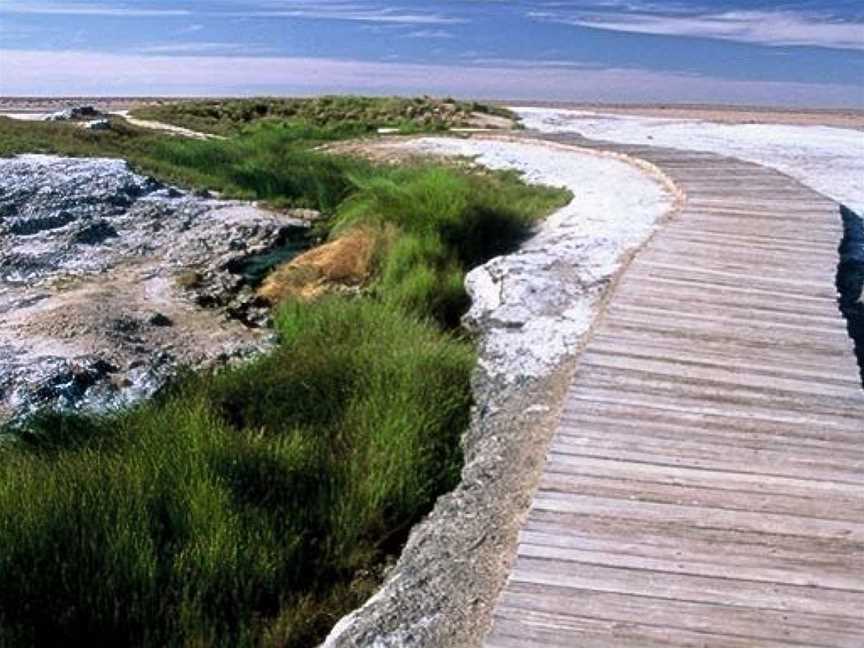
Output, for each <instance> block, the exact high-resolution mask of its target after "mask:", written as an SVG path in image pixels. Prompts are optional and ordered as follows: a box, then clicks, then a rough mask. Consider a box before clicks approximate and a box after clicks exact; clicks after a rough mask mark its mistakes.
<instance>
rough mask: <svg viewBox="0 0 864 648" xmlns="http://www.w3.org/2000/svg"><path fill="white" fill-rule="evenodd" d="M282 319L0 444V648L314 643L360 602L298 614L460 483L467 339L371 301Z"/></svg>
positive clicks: (367, 563)
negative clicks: (176, 371)
mask: <svg viewBox="0 0 864 648" xmlns="http://www.w3.org/2000/svg"><path fill="white" fill-rule="evenodd" d="M277 327H278V330H279V333H280V335H281V338H282V340H281V344H280V346H279V348H278V350H277V351H276V352H274V353H273V354H271V355H270V356H267V357H265V358H261V359H260V360H258V361H256V362H253V363H251V364H249V365H247V366H245V367H243V368H241V369H237V370H235V371H230V372H224V373H222V374H219V375H217V376H206V377H197V378H192V379H190V380H189V381H188V382H187V383H186V384H185V385H184V386H183V387H182V389H180V390H179V391H177V392H176V393H174V394H172V395H170V396H168V397H166V398H165V399H164V400H162V401H161V402H158V403H154V404H150V405H146V406H143V407H140V408H138V409H136V410H133V411H131V412H128V413H125V414H121V415H118V416H113V417H107V418H96V419H66V420H59V419H56V418H50V417H49V418H45V419H43V420H42V421H39V422H36V423H34V424H32V426H31V429H30V432H29V434H27V435H25V436H24V437H22V439H23V440H22V441H21V442H20V443H18V444H16V446H15V447H13V448H7V449H5V450H4V451H2V460H0V538H2V542H3V547H4V551H3V552H0V579H2V582H3V587H2V588H0V645H54V644H56V643H59V642H60V641H61V640H62V641H63V642H64V643H69V642H73V643H74V642H75V640H80V641H83V642H87V643H90V642H92V641H93V640H94V639H96V638H98V639H99V640H100V641H104V642H106V645H145V644H146V645H257V644H258V643H259V642H260V641H261V639H262V637H269V638H270V639H271V640H272V643H273V644H274V645H311V644H312V643H313V642H314V640H315V639H317V638H320V634H321V632H322V631H326V629H327V628H328V627H329V625H332V623H333V621H334V618H333V616H332V615H338V614H339V613H342V612H344V611H346V609H347V607H346V606H350V605H352V604H356V603H357V602H358V601H357V600H356V597H351V596H347V597H346V596H341V597H337V598H338V605H336V606H335V608H334V609H331V610H329V614H328V615H324V616H322V617H321V618H320V619H319V623H317V624H312V627H308V626H309V624H308V623H307V621H308V619H303V618H300V617H302V615H300V614H299V612H300V611H301V610H304V609H306V610H310V609H312V608H316V607H317V606H316V602H320V601H321V600H325V601H326V600H328V599H329V600H330V603H331V604H332V603H333V602H334V601H333V600H332V596H333V594H332V592H333V591H334V590H341V591H342V592H343V594H345V593H346V592H349V591H350V590H351V584H352V581H353V580H354V577H355V574H357V573H358V571H360V570H362V569H369V568H371V567H372V566H374V564H375V563H376V561H377V560H378V559H380V557H381V555H382V554H383V553H384V552H385V551H386V550H388V549H392V544H391V546H389V547H388V543H398V541H399V540H401V538H402V537H404V534H405V533H406V531H407V529H408V527H409V526H410V524H411V523H413V521H415V520H416V519H417V516H418V515H421V514H422V513H424V512H425V511H427V510H428V509H429V507H430V506H431V504H432V503H433V501H434V498H435V497H436V496H437V495H438V494H439V493H440V492H442V491H443V490H445V489H447V488H450V487H452V485H453V484H454V481H455V479H456V477H457V474H458V470H459V450H458V447H459V444H458V437H459V435H460V433H461V431H462V430H463V429H464V426H465V424H466V420H467V418H466V417H467V412H468V398H469V397H468V394H469V389H468V380H469V375H470V371H471V367H472V365H473V353H472V350H471V348H470V346H469V345H468V344H467V343H465V342H460V341H458V340H455V339H451V338H449V337H448V336H446V335H445V334H443V333H441V332H440V331H438V330H437V329H436V328H435V327H434V326H432V325H431V324H429V323H424V322H422V321H419V320H418V319H417V318H415V317H412V316H410V315H407V314H405V313H402V312H400V311H398V310H394V309H392V308H389V307H388V306H387V305H386V304H383V303H379V302H375V301H372V300H345V299H338V298H330V299H325V300H322V301H319V302H316V303H315V304H304V305H300V304H296V303H289V304H286V305H284V306H283V307H282V308H281V309H280V311H279V313H278V316H277ZM394 341H396V342H395V343H394ZM58 424H59V425H60V426H61V428H60V429H59V430H58V429H57V425H58ZM362 594H364V595H365V594H368V592H362ZM292 615H293V616H292ZM311 616H312V617H315V615H311ZM292 619H293V620H292Z"/></svg>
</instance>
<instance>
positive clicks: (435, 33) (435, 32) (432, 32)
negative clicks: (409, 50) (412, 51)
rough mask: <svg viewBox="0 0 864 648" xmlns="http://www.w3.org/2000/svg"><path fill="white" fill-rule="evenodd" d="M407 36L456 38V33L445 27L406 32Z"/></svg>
mask: <svg viewBox="0 0 864 648" xmlns="http://www.w3.org/2000/svg"><path fill="white" fill-rule="evenodd" d="M405 38H456V35H455V34H453V33H452V32H448V31H445V30H443V29H420V30H418V31H414V32H410V33H408V34H405Z"/></svg>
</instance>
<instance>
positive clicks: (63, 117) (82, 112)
mask: <svg viewBox="0 0 864 648" xmlns="http://www.w3.org/2000/svg"><path fill="white" fill-rule="evenodd" d="M100 117H103V113H101V112H99V111H98V110H96V109H95V108H94V107H93V106H73V107H71V108H65V109H63V110H60V111H57V112H55V113H51V114H50V115H48V116H46V117H45V118H44V121H90V120H95V119H98V118H100Z"/></svg>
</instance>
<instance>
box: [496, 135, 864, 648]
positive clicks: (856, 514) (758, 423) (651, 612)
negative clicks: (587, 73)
mask: <svg viewBox="0 0 864 648" xmlns="http://www.w3.org/2000/svg"><path fill="white" fill-rule="evenodd" d="M556 139H557V140H558V141H563V142H566V141H568V139H567V138H566V137H558V138H556ZM577 143H578V144H580V145H583V146H584V145H585V142H584V141H578V142H577ZM595 145H596V146H597V147H598V148H603V149H611V150H616V151H619V152H623V153H628V154H631V155H633V156H636V157H640V158H642V159H645V160H648V161H650V162H653V163H654V164H655V165H657V166H658V167H660V168H661V169H662V170H663V171H665V172H666V173H667V174H668V175H669V176H670V177H671V178H673V179H674V180H675V181H676V182H677V183H678V185H679V186H680V187H681V188H682V189H683V190H684V191H685V192H686V193H687V195H688V198H687V201H686V204H685V207H684V209H683V211H682V212H681V213H680V214H679V215H678V216H677V217H676V218H675V220H673V221H672V222H671V223H669V224H667V225H666V226H664V228H663V229H662V230H661V231H660V232H659V233H658V234H657V236H655V238H654V239H653V240H652V241H651V242H650V243H649V244H648V246H647V247H646V248H645V249H644V250H643V251H642V252H640V254H639V255H638V256H637V258H636V259H635V260H634V262H633V263H632V265H631V266H630V268H629V269H628V270H627V271H626V272H625V274H624V277H623V279H622V280H621V282H620V284H619V286H618V288H617V289H616V292H615V294H614V296H613V298H612V300H611V303H610V305H609V308H608V310H607V312H606V314H605V316H604V318H603V321H602V322H601V323H600V324H599V325H598V327H597V329H596V331H595V333H594V335H593V337H592V339H591V341H590V342H589V344H588V346H587V348H586V350H585V352H584V353H583V354H582V355H581V357H580V360H579V367H578V369H577V372H576V374H575V377H574V379H573V383H572V385H571V388H570V390H569V394H568V396H567V401H566V406H565V411H564V414H563V418H562V420H561V423H560V427H559V429H558V431H557V433H556V435H555V437H554V439H553V441H552V445H551V447H550V450H549V454H548V458H547V462H546V466H545V469H544V473H543V476H542V479H541V483H540V486H539V490H538V492H537V493H536V495H535V497H534V500H533V504H532V507H531V510H530V513H529V515H528V518H527V520H526V522H525V524H524V526H523V528H522V532H521V534H520V539H519V549H518V555H517V558H516V561H515V564H514V567H513V570H512V573H511V577H510V580H509V581H508V584H507V585H506V587H505V590H504V591H503V593H502V595H501V597H500V599H499V601H498V604H497V607H496V609H495V614H494V622H493V628H492V631H491V633H490V635H489V636H488V638H487V643H486V645H487V646H488V647H489V648H532V647H535V646H536V647H542V648H554V647H567V648H593V647H597V648H619V647H621V648H623V647H629V646H638V647H640V648H641V647H650V646H656V647H658V648H659V647H664V648H665V647H668V646H706V647H707V646H711V647H719V646H723V647H727V646H728V647H745V646H746V647H760V648H761V647H766V648H770V647H776V646H843V647H848V648H862V647H864V390H862V388H861V383H860V380H859V375H858V368H857V366H856V362H855V357H854V353H853V348H852V342H851V340H850V339H849V337H848V336H847V333H846V328H845V323H844V321H843V319H842V317H841V315H840V313H839V311H838V307H837V295H836V291H835V287H834V285H835V284H834V282H835V273H836V268H837V262H838V256H837V246H838V244H839V242H840V239H841V237H842V223H841V220H840V215H839V212H838V207H837V205H836V204H835V203H833V202H832V201H830V200H828V199H826V198H824V197H823V196H821V195H819V194H817V193H815V192H813V191H812V190H810V189H808V188H806V187H804V186H802V185H801V184H799V183H798V182H796V181H795V180H793V179H791V178H789V177H787V176H785V175H783V174H781V173H778V172H775V171H772V170H770V169H767V168H764V167H760V166H757V165H753V164H748V163H745V162H742V161H739V160H735V159H731V158H723V157H718V156H715V155H712V154H707V153H695V152H684V151H672V150H668V149H667V150H664V149H652V148H647V147H638V146H620V145H615V144H605V143H604V144H599V143H597V144H595ZM622 218H626V214H622Z"/></svg>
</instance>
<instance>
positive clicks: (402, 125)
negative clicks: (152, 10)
mask: <svg viewBox="0 0 864 648" xmlns="http://www.w3.org/2000/svg"><path fill="white" fill-rule="evenodd" d="M475 114H480V115H491V116H496V117H503V118H505V119H510V120H513V121H514V122H515V116H514V115H513V113H511V112H510V111H509V110H507V109H506V108H500V107H498V106H492V105H489V104H483V103H478V102H466V101H456V100H455V99H450V98H446V99H433V98H431V97H416V98H413V99H406V98H403V97H352V96H328V97H315V98H310V99H278V98H268V97H262V98H257V99H225V100H203V101H182V102H174V103H167V104H163V105H155V106H146V107H142V108H138V109H136V110H134V111H133V112H132V115H133V116H135V117H140V118H141V119H150V120H154V121H160V122H165V123H167V124H173V125H174V126H181V127H183V128H189V129H191V130H195V131H200V132H204V133H213V134H217V135H236V134H237V133H239V132H241V131H242V130H243V129H244V128H246V127H247V126H249V125H250V124H253V123H256V122H261V121H278V122H281V123H287V124H290V125H291V126H292V127H294V128H298V129H300V128H308V129H315V130H318V131H319V132H323V133H329V134H331V135H340V136H343V137H344V136H348V137H353V136H357V135H363V134H368V133H370V132H374V131H375V130H377V129H378V128H396V129H399V130H400V131H401V132H403V133H415V132H424V131H443V130H446V129H447V128H452V127H460V126H472V125H474V124H475V123H476V118H475V117H474V115H475Z"/></svg>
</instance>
